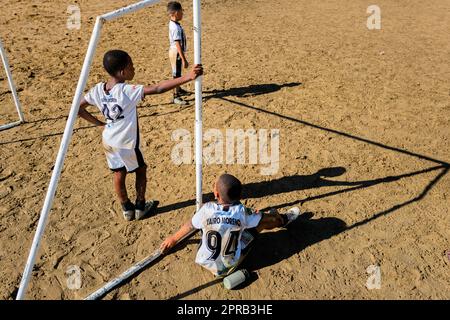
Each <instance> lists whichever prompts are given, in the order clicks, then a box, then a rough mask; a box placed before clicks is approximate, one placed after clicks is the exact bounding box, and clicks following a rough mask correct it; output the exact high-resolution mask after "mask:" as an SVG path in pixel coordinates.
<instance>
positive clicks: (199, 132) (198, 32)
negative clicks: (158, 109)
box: [193, 0, 203, 211]
mask: <svg viewBox="0 0 450 320" xmlns="http://www.w3.org/2000/svg"><path fill="white" fill-rule="evenodd" d="M193 1H194V3H193V11H194V64H201V63H202V16H201V3H200V0H193ZM202 118H203V117H202V77H198V78H197V79H196V80H195V177H196V199H197V200H196V205H197V211H198V210H200V208H201V206H202V204H203V189H202V188H203V186H202V179H203V172H202V164H203V128H202V122H203V119H202Z"/></svg>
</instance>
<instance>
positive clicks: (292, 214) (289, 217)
mask: <svg viewBox="0 0 450 320" xmlns="http://www.w3.org/2000/svg"><path fill="white" fill-rule="evenodd" d="M299 216H300V209H299V208H298V207H293V208H291V209H289V211H288V212H286V213H285V214H284V215H283V218H284V220H285V223H284V225H283V227H284V228H286V227H287V225H288V224H290V223H291V222H292V221H294V220H295V219H297V218H298V217H299Z"/></svg>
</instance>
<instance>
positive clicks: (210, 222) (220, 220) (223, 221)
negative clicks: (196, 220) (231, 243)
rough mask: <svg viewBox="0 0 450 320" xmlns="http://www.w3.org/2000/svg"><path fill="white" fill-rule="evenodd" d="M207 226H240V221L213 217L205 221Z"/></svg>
mask: <svg viewBox="0 0 450 320" xmlns="http://www.w3.org/2000/svg"><path fill="white" fill-rule="evenodd" d="M206 224H207V225H213V224H230V225H233V226H239V227H240V226H241V220H239V219H235V218H229V217H213V218H208V219H207V220H206Z"/></svg>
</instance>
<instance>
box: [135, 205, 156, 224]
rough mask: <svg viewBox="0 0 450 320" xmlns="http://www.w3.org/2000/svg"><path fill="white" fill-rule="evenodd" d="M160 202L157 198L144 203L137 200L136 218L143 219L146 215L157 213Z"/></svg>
mask: <svg viewBox="0 0 450 320" xmlns="http://www.w3.org/2000/svg"><path fill="white" fill-rule="evenodd" d="M158 204H159V202H158V201H156V200H150V201H147V202H146V203H144V204H142V203H139V202H137V203H136V214H135V216H136V220H141V219H143V218H144V217H145V216H149V215H152V214H153V213H155V210H156V207H157V206H158Z"/></svg>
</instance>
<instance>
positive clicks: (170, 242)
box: [160, 220, 194, 253]
mask: <svg viewBox="0 0 450 320" xmlns="http://www.w3.org/2000/svg"><path fill="white" fill-rule="evenodd" d="M193 229H194V226H193V225H192V222H191V220H189V221H188V222H186V223H185V224H184V225H183V226H182V227H181V228H180V229H179V230H178V231H177V232H175V234H173V235H172V236H170V237H168V238H167V239H166V240H164V242H163V243H162V244H161V247H160V249H161V251H162V252H163V253H166V252H167V251H169V250H170V249H172V248H173V247H174V246H175V245H176V244H177V243H178V241H180V240H181V239H182V238H183V237H184V236H186V235H187V234H189V232H191V231H192V230H193Z"/></svg>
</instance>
